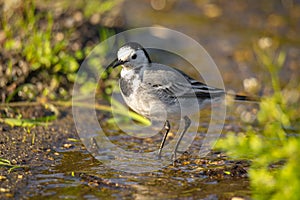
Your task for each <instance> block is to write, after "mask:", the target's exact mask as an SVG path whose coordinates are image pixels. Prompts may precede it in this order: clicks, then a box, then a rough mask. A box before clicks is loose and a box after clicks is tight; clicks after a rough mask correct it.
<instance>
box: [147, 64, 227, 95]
mask: <svg viewBox="0 0 300 200" xmlns="http://www.w3.org/2000/svg"><path fill="white" fill-rule="evenodd" d="M143 82H144V83H145V84H146V85H147V86H148V87H150V88H151V89H152V91H153V92H156V93H157V94H158V95H159V96H161V97H162V98H180V97H185V98H195V97H197V98H201V99H203V100H206V99H211V98H214V97H220V96H223V95H224V94H225V92H224V90H221V89H217V88H213V87H209V86H207V85H206V84H204V83H201V82H199V81H196V80H194V79H192V78H191V77H189V76H188V75H186V74H185V73H183V72H181V71H179V70H177V69H176V70H175V69H173V68H170V67H167V66H165V65H158V64H157V65H155V67H151V68H148V69H147V70H145V71H144V74H143Z"/></svg>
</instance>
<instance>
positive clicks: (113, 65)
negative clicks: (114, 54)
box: [108, 58, 126, 68]
mask: <svg viewBox="0 0 300 200" xmlns="http://www.w3.org/2000/svg"><path fill="white" fill-rule="evenodd" d="M125 62H126V61H122V60H118V59H117V58H116V59H115V60H114V61H112V63H110V64H109V65H108V68H115V67H118V66H119V65H122V64H124V63H125Z"/></svg>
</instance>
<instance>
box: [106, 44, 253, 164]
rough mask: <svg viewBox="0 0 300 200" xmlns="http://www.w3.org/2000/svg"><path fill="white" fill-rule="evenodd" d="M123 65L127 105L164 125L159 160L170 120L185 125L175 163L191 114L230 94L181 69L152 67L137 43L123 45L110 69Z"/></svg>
mask: <svg viewBox="0 0 300 200" xmlns="http://www.w3.org/2000/svg"><path fill="white" fill-rule="evenodd" d="M120 65H121V66H122V70H121V77H120V80H119V86H120V89H121V94H122V96H123V98H124V100H125V102H126V104H127V105H128V106H129V107H130V108H131V109H132V110H134V111H135V112H137V113H139V114H141V115H143V116H144V117H147V118H150V119H157V120H163V121H164V124H165V125H164V129H165V133H164V136H163V139H162V142H161V144H160V147H159V151H158V157H159V158H160V157H161V153H162V148H163V147H164V144H165V141H166V138H167V135H168V133H169V131H170V128H171V127H170V122H169V119H170V118H171V117H174V116H177V117H178V116H179V117H180V119H181V120H183V121H184V123H185V125H184V129H183V131H182V132H181V133H180V135H179V138H178V140H177V142H176V144H175V147H174V150H173V153H172V159H173V161H175V160H176V153H177V151H178V146H179V144H180V141H181V140H182V137H183V136H184V134H185V133H186V131H187V129H188V128H189V126H190V124H191V120H190V118H189V114H191V113H193V112H197V111H198V109H195V107H196V108H199V109H200V108H201V107H203V106H204V105H205V104H206V103H209V102H212V101H217V100H219V99H221V98H223V97H224V96H225V94H226V92H225V91H224V90H222V89H218V88H214V87H210V86H207V85H206V84H204V83H201V82H199V81H197V80H194V79H193V78H191V77H189V76H188V75H186V74H185V73H183V72H182V71H180V70H178V69H175V68H172V67H169V66H166V65H162V64H159V63H152V62H151V59H150V57H149V55H148V53H147V51H146V50H145V49H144V48H143V47H142V46H141V45H140V44H138V43H135V42H129V43H126V44H125V45H123V46H122V47H121V48H120V49H119V50H118V53H117V58H116V59H115V60H114V61H113V62H112V63H111V64H110V65H109V67H112V68H115V67H117V66H120ZM232 96H233V97H234V99H235V100H252V99H251V98H248V97H247V96H240V95H232ZM195 105H196V106H195Z"/></svg>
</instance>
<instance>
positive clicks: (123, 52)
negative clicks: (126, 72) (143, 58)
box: [118, 46, 135, 60]
mask: <svg viewBox="0 0 300 200" xmlns="http://www.w3.org/2000/svg"><path fill="white" fill-rule="evenodd" d="M134 52H135V50H134V49H133V48H131V47H128V46H126V47H122V48H120V49H119V51H118V59H119V60H127V59H128V57H129V56H131V54H132V53H134Z"/></svg>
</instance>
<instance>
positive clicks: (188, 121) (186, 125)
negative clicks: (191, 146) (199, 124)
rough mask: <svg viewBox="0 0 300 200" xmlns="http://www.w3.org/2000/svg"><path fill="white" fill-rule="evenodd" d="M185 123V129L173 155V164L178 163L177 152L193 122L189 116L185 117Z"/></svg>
mask: <svg viewBox="0 0 300 200" xmlns="http://www.w3.org/2000/svg"><path fill="white" fill-rule="evenodd" d="M184 123H185V125H184V129H183V131H182V132H181V133H180V135H179V138H178V140H177V142H176V145H175V148H174V151H173V153H172V160H173V163H174V162H175V161H176V159H177V152H178V151H177V150H178V147H179V145H180V142H181V140H182V138H183V136H184V134H185V133H186V131H187V129H188V128H189V127H190V125H191V120H190V118H188V117H187V116H184Z"/></svg>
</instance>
